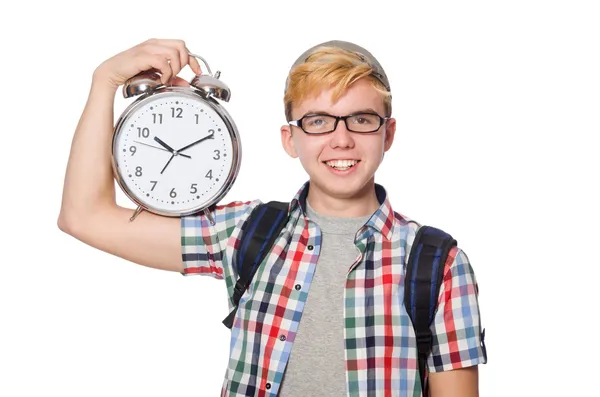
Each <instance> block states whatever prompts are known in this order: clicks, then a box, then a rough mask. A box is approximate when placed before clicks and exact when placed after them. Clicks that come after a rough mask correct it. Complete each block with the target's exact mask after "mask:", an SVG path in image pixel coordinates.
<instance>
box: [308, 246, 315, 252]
mask: <svg viewBox="0 0 600 397" xmlns="http://www.w3.org/2000/svg"><path fill="white" fill-rule="evenodd" d="M307 248H308V250H309V251H312V250H313V248H315V247H313V246H312V245H309V246H308V247H307Z"/></svg>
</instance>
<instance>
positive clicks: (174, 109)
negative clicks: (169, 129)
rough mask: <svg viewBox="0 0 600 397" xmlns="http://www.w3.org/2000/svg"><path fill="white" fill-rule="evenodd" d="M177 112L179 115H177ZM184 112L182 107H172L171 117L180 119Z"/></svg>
mask: <svg viewBox="0 0 600 397" xmlns="http://www.w3.org/2000/svg"><path fill="white" fill-rule="evenodd" d="M175 112H177V116H175ZM182 112H183V109H182V108H171V117H175V118H177V119H180V118H182V116H181V113H182Z"/></svg>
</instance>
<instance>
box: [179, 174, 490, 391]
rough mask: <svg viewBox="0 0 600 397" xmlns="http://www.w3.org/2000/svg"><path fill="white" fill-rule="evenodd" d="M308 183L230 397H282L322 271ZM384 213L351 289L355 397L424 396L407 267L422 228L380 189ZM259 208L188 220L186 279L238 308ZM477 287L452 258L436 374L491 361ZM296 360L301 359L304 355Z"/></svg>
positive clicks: (349, 366) (261, 284)
mask: <svg viewBox="0 0 600 397" xmlns="http://www.w3.org/2000/svg"><path fill="white" fill-rule="evenodd" d="M308 188H309V182H307V183H305V184H304V186H303V187H302V188H301V189H300V190H299V191H298V193H297V194H296V196H295V197H294V199H293V200H292V201H291V202H290V204H289V215H290V217H289V221H288V223H287V225H286V227H285V228H284V230H283V231H282V232H281V234H280V236H279V238H278V239H277V240H276V242H275V244H274V245H273V248H272V249H271V251H270V253H269V254H267V256H266V257H265V261H264V262H263V263H262V266H261V267H259V268H258V270H257V272H256V274H255V276H254V279H253V281H252V283H251V285H250V287H249V289H248V290H247V291H246V292H245V293H244V295H243V296H242V298H241V299H240V302H239V306H238V311H237V313H236V317H235V321H234V325H233V328H232V329H231V343H230V348H231V349H230V357H229V365H228V368H227V371H226V375H225V380H224V382H223V387H222V391H221V397H223V396H231V397H233V396H261V397H262V396H269V397H274V396H277V393H278V391H279V387H280V384H281V380H282V377H283V374H284V371H285V368H286V364H287V362H288V359H289V357H290V353H291V351H292V345H293V343H294V337H295V335H296V331H297V330H298V326H299V323H300V319H301V317H302V311H303V308H304V304H305V303H306V299H307V296H308V293H309V291H310V285H311V280H312V277H313V274H314V272H315V269H316V266H317V261H318V258H319V252H320V251H321V243H322V235H321V232H320V230H319V227H318V226H317V225H316V224H315V223H314V222H312V221H310V220H309V219H308V218H307V216H306V212H305V208H306V197H307V194H308ZM376 192H377V197H378V199H379V203H380V207H379V208H378V209H377V210H376V211H375V212H374V213H373V215H372V216H371V218H370V219H369V220H368V221H367V223H366V224H365V225H364V226H363V227H362V228H361V229H360V230H359V231H358V232H357V233H356V237H355V245H356V247H357V249H358V252H357V259H356V261H355V262H354V263H353V264H352V265H351V266H349V269H348V275H347V279H346V285H345V288H344V300H345V305H344V307H343V308H340V309H341V310H344V319H345V326H344V340H345V360H346V380H347V383H346V388H347V395H348V396H375V395H377V396H413V397H416V396H422V392H421V384H420V379H419V373H418V364H417V347H416V340H415V334H414V330H413V328H412V324H411V320H410V318H409V315H408V313H407V311H406V308H405V307H404V303H403V297H404V287H403V285H404V281H403V280H404V267H405V263H406V259H407V255H408V254H407V253H410V248H411V244H412V241H413V240H414V237H415V235H416V231H417V230H418V227H419V225H418V224H417V223H416V222H414V221H410V219H408V218H407V217H406V216H403V215H400V214H398V213H396V212H394V211H393V210H392V207H391V206H390V203H389V200H388V198H387V194H386V191H385V189H384V188H383V187H382V186H380V185H377V184H376ZM258 204H260V201H259V200H255V201H248V202H240V201H235V202H231V203H229V204H226V205H217V206H213V207H212V208H211V210H212V211H211V216H212V217H213V219H214V221H215V224H214V225H213V224H211V222H210V220H209V218H208V217H207V216H206V215H205V214H199V215H193V216H188V217H183V218H182V221H181V226H182V257H183V263H184V266H185V270H184V272H183V273H182V274H183V275H209V276H212V277H215V278H217V279H224V280H225V283H226V285H227V290H228V294H229V296H230V299H229V308H230V310H231V309H233V307H234V306H233V302H232V299H231V297H232V296H233V288H234V286H235V283H236V281H237V279H238V275H237V270H236V266H235V264H234V263H232V262H233V258H234V253H235V250H236V249H237V247H238V246H239V244H240V237H241V231H242V229H243V228H244V224H245V222H246V220H247V219H248V216H249V215H250V213H251V212H252V210H253V209H254V208H255V207H256V206H257V205H258ZM477 294H478V289H477V282H476V279H475V275H474V273H473V269H472V268H471V265H470V263H469V260H468V258H467V256H466V255H465V253H464V252H463V251H462V250H461V249H460V248H456V247H455V248H453V249H452V250H451V251H450V254H449V256H448V260H447V262H446V267H445V271H444V280H443V285H442V287H441V290H440V294H439V300H438V301H439V306H438V311H437V313H436V317H435V320H434V323H433V324H432V326H431V329H432V332H433V351H432V353H431V355H430V356H429V360H428V368H429V371H431V372H438V371H446V370H451V369H456V368H462V367H468V366H472V365H477V364H482V363H486V362H487V357H486V353H485V348H484V345H483V337H482V330H481V325H480V318H479V307H478V301H477ZM294 354H302V352H301V351H296V352H294Z"/></svg>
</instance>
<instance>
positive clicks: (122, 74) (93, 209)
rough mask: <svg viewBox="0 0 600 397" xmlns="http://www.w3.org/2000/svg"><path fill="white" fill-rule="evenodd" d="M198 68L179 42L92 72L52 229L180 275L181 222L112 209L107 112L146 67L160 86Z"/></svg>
mask: <svg viewBox="0 0 600 397" xmlns="http://www.w3.org/2000/svg"><path fill="white" fill-rule="evenodd" d="M188 64H189V65H190V68H191V69H192V70H193V71H194V73H200V66H199V64H198V62H197V60H196V59H195V58H194V57H190V56H189V55H188V50H187V48H186V46H185V43H184V42H183V41H181V40H156V39H151V40H148V41H145V42H143V43H141V44H139V45H137V46H135V47H132V48H130V49H128V50H126V51H123V52H121V53H119V54H117V55H115V56H113V57H112V58H110V59H108V60H106V61H104V62H103V63H102V64H101V65H99V66H98V67H97V68H96V70H95V71H94V73H93V76H92V83H91V87H90V92H89V97H88V99H87V103H86V104H85V107H84V110H83V113H82V115H81V117H80V120H79V123H78V125H77V128H76V130H75V133H74V136H73V140H72V144H71V151H70V155H69V160H68V164H67V169H66V175H65V180H64V189H63V196H62V205H61V209H60V214H59V216H58V227H59V228H60V229H61V230H62V231H64V232H65V233H68V234H70V235H71V236H73V237H75V238H77V239H78V240H80V241H82V242H84V243H86V244H88V245H90V246H92V247H95V248H97V249H100V250H102V251H105V252H107V253H110V254H113V255H116V256H119V257H121V258H124V259H126V260H129V261H132V262H134V263H137V264H140V265H144V266H148V267H152V268H156V269H162V270H171V271H177V272H182V271H183V264H182V258H181V219H180V218H168V217H162V216H158V215H154V214H151V213H148V212H146V211H143V212H142V213H141V214H139V215H138V217H137V218H136V219H135V221H134V222H130V221H129V218H130V217H131V215H132V210H131V209H128V208H123V207H120V206H119V205H117V203H116V197H115V181H114V177H113V174H112V168H111V141H112V132H113V107H114V99H115V94H116V91H117V89H118V88H119V86H120V85H122V84H123V83H124V82H125V81H126V80H127V79H128V78H130V77H132V76H134V75H136V74H137V73H139V72H141V71H144V70H148V69H151V68H155V69H158V70H159V71H160V72H161V73H162V80H163V82H164V83H166V82H168V81H169V80H171V79H172V78H173V79H175V81H177V79H179V78H178V77H176V75H177V74H178V73H179V72H180V70H181V69H182V68H183V67H185V66H186V65H188Z"/></svg>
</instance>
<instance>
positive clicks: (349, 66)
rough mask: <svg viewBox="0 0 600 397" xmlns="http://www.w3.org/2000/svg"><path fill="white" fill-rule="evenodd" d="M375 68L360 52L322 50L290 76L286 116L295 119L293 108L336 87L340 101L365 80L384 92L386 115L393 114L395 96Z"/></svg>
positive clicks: (286, 95) (316, 51)
mask: <svg viewBox="0 0 600 397" xmlns="http://www.w3.org/2000/svg"><path fill="white" fill-rule="evenodd" d="M372 73H373V69H372V68H371V66H369V64H367V63H365V61H364V60H363V59H362V58H361V57H360V56H359V55H357V54H356V53H354V52H351V51H347V50H343V49H340V48H336V47H320V48H318V49H317V50H315V51H314V52H313V53H312V54H311V55H310V56H309V57H308V58H307V59H306V61H305V62H304V63H302V64H300V65H298V66H296V67H295V68H293V69H292V70H291V71H290V74H289V75H288V82H287V90H286V92H285V96H284V98H283V102H284V106H285V117H286V119H287V121H290V120H292V106H293V105H294V104H298V103H300V102H302V101H303V100H305V99H307V98H310V97H314V96H317V95H318V94H319V92H320V91H322V90H324V89H330V88H332V87H333V88H334V90H333V94H332V98H331V100H332V101H333V102H335V101H337V100H338V99H339V98H340V97H341V96H342V95H343V94H344V92H345V91H346V90H347V89H348V88H349V87H350V85H352V84H353V83H354V82H356V81H358V80H360V79H362V78H365V79H367V80H368V81H369V82H370V83H371V85H372V86H373V88H375V89H376V90H377V91H379V92H381V94H382V96H383V101H384V106H385V116H386V117H390V116H391V113H392V95H391V93H390V92H389V91H387V89H386V88H385V86H384V85H383V83H382V82H381V81H380V80H378V79H377V78H376V77H374V76H373V75H372Z"/></svg>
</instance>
